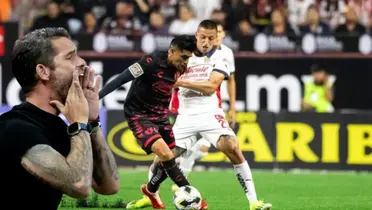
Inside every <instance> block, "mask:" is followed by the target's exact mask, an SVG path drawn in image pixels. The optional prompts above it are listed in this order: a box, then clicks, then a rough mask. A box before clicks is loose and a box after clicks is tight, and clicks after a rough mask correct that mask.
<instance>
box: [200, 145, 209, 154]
mask: <svg viewBox="0 0 372 210" xmlns="http://www.w3.org/2000/svg"><path fill="white" fill-rule="evenodd" d="M200 151H201V152H204V153H206V152H208V151H209V147H207V146H205V145H202V146H201V147H200Z"/></svg>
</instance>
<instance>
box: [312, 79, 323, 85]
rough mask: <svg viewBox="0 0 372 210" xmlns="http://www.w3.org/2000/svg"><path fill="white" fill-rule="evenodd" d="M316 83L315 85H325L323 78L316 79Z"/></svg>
mask: <svg viewBox="0 0 372 210" xmlns="http://www.w3.org/2000/svg"><path fill="white" fill-rule="evenodd" d="M314 83H315V85H318V86H321V85H324V81H323V80H315V81H314Z"/></svg>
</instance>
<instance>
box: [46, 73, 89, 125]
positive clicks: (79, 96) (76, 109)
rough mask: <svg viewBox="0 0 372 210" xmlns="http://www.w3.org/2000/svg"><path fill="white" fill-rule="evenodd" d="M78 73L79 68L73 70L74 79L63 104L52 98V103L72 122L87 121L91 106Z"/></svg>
mask: <svg viewBox="0 0 372 210" xmlns="http://www.w3.org/2000/svg"><path fill="white" fill-rule="evenodd" d="M78 74H79V73H78V71H77V70H75V71H74V72H73V79H72V83H71V86H70V89H69V91H68V94H67V98H66V102H65V104H62V103H61V102H60V101H58V100H52V101H50V104H51V105H53V106H54V107H56V108H57V109H58V110H59V111H60V112H61V113H62V114H63V115H64V116H65V117H66V118H67V120H68V121H69V122H70V123H74V122H81V123H87V122H88V114H89V107H88V103H87V100H86V98H85V97H84V93H83V90H82V88H81V86H80V83H79V76H78Z"/></svg>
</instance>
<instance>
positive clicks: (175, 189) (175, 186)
mask: <svg viewBox="0 0 372 210" xmlns="http://www.w3.org/2000/svg"><path fill="white" fill-rule="evenodd" d="M178 188H179V187H178V186H177V185H176V184H173V185H172V192H176V191H177V190H178Z"/></svg>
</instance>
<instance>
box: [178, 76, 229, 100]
mask: <svg viewBox="0 0 372 210" xmlns="http://www.w3.org/2000/svg"><path fill="white" fill-rule="evenodd" d="M225 78H226V75H225V74H223V73H221V72H219V71H213V72H212V73H211V76H210V78H209V80H208V81H203V82H191V81H187V80H180V81H178V82H177V83H176V84H175V87H184V88H189V89H192V90H196V91H199V92H201V93H203V94H206V95H211V94H213V93H214V92H215V91H216V90H217V89H218V87H219V86H220V85H221V83H222V82H223V80H224V79H225Z"/></svg>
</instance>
